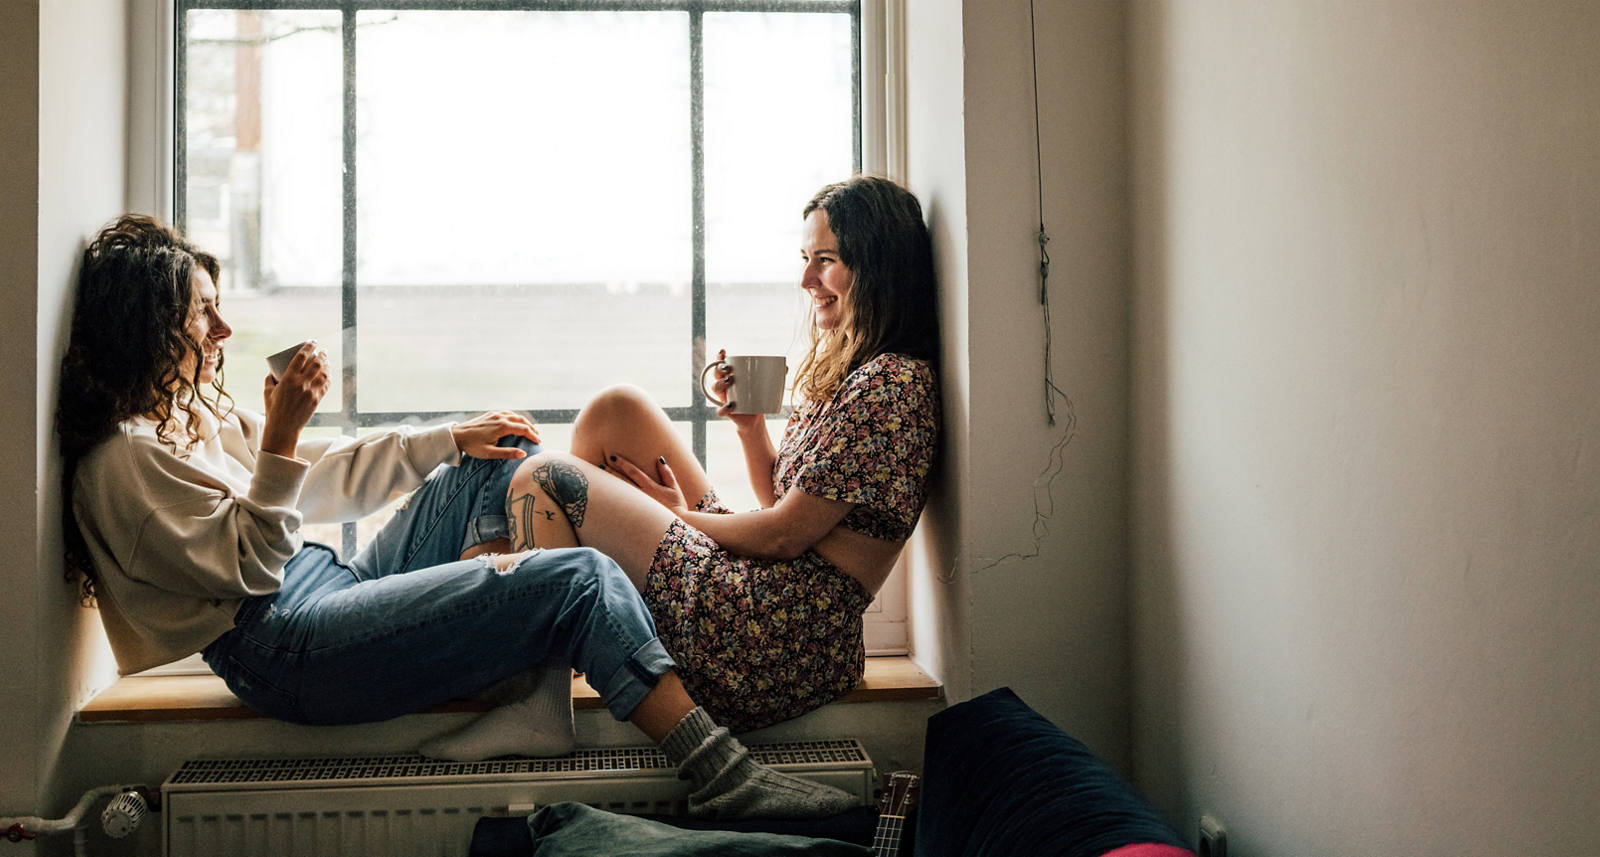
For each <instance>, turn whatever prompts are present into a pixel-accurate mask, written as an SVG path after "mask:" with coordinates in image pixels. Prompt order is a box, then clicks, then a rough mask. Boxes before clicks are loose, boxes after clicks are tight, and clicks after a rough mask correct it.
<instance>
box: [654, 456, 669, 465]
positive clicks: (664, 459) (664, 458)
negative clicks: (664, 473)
mask: <svg viewBox="0 0 1600 857" xmlns="http://www.w3.org/2000/svg"><path fill="white" fill-rule="evenodd" d="M656 460H657V461H659V462H661V463H662V464H666V463H667V457H666V456H665V455H661V456H657V457H656Z"/></svg>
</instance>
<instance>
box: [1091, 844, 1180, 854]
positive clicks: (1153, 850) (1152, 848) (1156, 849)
mask: <svg viewBox="0 0 1600 857" xmlns="http://www.w3.org/2000/svg"><path fill="white" fill-rule="evenodd" d="M1101 857H1195V853H1194V852H1193V851H1190V850H1189V849H1187V848H1174V847H1172V846H1171V845H1151V844H1148V843H1146V844H1142V845H1124V846H1122V847H1121V848H1114V849H1112V850H1110V851H1107V852H1106V853H1105V854H1102V855H1101Z"/></svg>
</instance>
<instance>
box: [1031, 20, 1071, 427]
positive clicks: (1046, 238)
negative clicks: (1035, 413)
mask: <svg viewBox="0 0 1600 857" xmlns="http://www.w3.org/2000/svg"><path fill="white" fill-rule="evenodd" d="M1033 2H1034V0H1028V47H1029V49H1030V51H1031V52H1032V58H1033V159H1034V166H1035V168H1036V170H1037V172H1035V174H1034V175H1035V178H1036V180H1037V183H1038V187H1039V234H1038V241H1039V305H1040V306H1041V307H1042V308H1043V314H1044V413H1045V419H1047V420H1048V421H1049V423H1050V425H1055V424H1056V397H1057V396H1059V397H1061V398H1062V399H1066V398H1067V394H1066V393H1065V392H1063V391H1062V390H1061V388H1060V387H1057V386H1056V382H1055V379H1054V371H1055V370H1054V369H1053V368H1052V367H1051V354H1050V251H1049V249H1048V248H1047V247H1046V246H1045V245H1047V244H1049V243H1050V233H1049V232H1047V231H1045V228H1044V144H1043V134H1042V132H1041V131H1040V129H1039V126H1040V121H1039V36H1038V32H1039V30H1038V25H1037V24H1036V23H1035V21H1034V12H1033Z"/></svg>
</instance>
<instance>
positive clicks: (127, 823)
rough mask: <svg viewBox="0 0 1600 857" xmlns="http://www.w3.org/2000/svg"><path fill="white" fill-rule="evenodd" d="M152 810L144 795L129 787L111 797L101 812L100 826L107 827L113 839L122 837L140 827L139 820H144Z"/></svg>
mask: <svg viewBox="0 0 1600 857" xmlns="http://www.w3.org/2000/svg"><path fill="white" fill-rule="evenodd" d="M149 811H150V804H149V803H148V802H146V801H145V799H144V795H142V794H140V793H139V792H138V791H137V790H135V789H129V790H128V791H125V792H123V793H122V794H119V795H117V796H116V797H114V798H112V799H111V802H110V803H108V804H106V808H105V810H104V811H102V812H101V813H100V826H101V827H103V828H105V831H106V835H107V836H109V837H111V838H112V839H121V838H122V837H124V836H127V835H128V834H130V833H132V832H133V831H135V830H137V829H138V828H139V822H141V821H143V820H144V815H145V813H146V812H149Z"/></svg>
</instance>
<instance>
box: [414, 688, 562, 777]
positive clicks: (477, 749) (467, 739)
mask: <svg viewBox="0 0 1600 857" xmlns="http://www.w3.org/2000/svg"><path fill="white" fill-rule="evenodd" d="M535 672H536V680H535V681H534V683H533V689H532V690H531V691H529V692H528V693H527V695H525V696H523V697H522V698H520V699H516V700H513V701H511V702H507V703H505V704H503V705H500V706H497V707H495V708H493V709H491V710H489V711H487V712H484V713H483V714H482V715H480V716H479V717H478V719H477V720H474V721H472V722H471V723H468V724H467V725H466V726H463V727H462V728H460V729H457V730H456V731H454V732H450V733H447V734H444V735H441V736H439V737H438V738H434V739H433V740H431V741H429V742H427V743H426V744H423V745H422V747H421V748H420V749H419V750H418V751H417V752H419V753H421V754H422V755H424V756H427V757H428V758H430V759H445V760H448V761H451V762H479V761H482V760H484V759H492V758H494V757H496V756H565V755H566V754H568V753H571V752H572V748H573V746H574V744H575V743H576V738H575V736H574V734H573V725H572V668H571V667H569V666H567V665H566V664H558V665H551V664H544V665H541V666H540V667H539V668H538V669H537V670H536V671H535Z"/></svg>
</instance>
